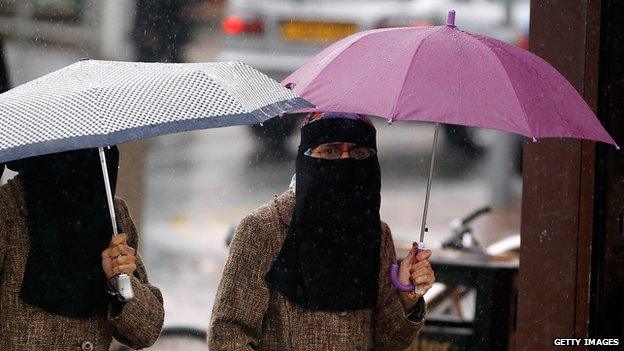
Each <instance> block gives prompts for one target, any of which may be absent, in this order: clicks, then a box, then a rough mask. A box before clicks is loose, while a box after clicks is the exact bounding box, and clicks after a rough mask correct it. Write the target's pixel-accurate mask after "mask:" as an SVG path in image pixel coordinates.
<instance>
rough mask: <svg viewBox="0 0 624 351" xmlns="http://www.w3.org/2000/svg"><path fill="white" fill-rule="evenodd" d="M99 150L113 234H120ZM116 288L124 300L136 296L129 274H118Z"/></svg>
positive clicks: (105, 168)
mask: <svg viewBox="0 0 624 351" xmlns="http://www.w3.org/2000/svg"><path fill="white" fill-rule="evenodd" d="M98 152H99V154H100V164H101V165H102V176H103V177H104V188H106V200H107V201H108V213H109V214H110V219H111V225H112V227H113V236H115V235H117V234H119V230H118V229H117V218H116V216H115V205H114V203H113V191H112V190H111V186H110V179H109V178H108V167H107V166H106V155H105V154H104V148H103V147H99V148H98ZM115 285H116V286H115V288H116V289H117V292H119V294H120V295H121V297H123V299H124V301H128V300H132V299H133V298H134V291H133V290H132V284H131V281H130V277H129V276H128V275H127V274H124V273H122V274H118V275H117V277H116V284H115Z"/></svg>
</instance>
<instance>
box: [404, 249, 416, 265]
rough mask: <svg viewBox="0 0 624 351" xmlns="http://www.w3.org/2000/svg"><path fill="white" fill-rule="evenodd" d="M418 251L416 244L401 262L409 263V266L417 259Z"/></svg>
mask: <svg viewBox="0 0 624 351" xmlns="http://www.w3.org/2000/svg"><path fill="white" fill-rule="evenodd" d="M417 252H418V249H417V248H416V246H415V245H414V246H412V248H411V249H410V250H409V252H408V253H407V255H406V256H405V258H403V261H401V264H402V265H408V266H409V265H411V264H412V263H413V262H414V260H415V259H416V253H417Z"/></svg>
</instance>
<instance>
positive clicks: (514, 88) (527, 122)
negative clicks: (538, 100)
mask: <svg viewBox="0 0 624 351" xmlns="http://www.w3.org/2000/svg"><path fill="white" fill-rule="evenodd" d="M464 33H466V34H467V35H468V37H470V38H473V39H475V41H476V42H478V43H479V44H481V45H484V46H485V47H486V48H487V49H488V50H489V51H490V52H491V53H492V55H494V57H495V58H496V60H497V61H498V63H499V64H500V65H501V67H503V70H505V73H507V76H508V77H509V71H507V68H506V67H505V65H504V64H503V61H501V60H500V58H499V57H498V55H496V53H495V52H494V50H492V48H491V47H490V46H489V45H487V44H486V43H484V42H482V41H481V40H478V39H477V38H475V37H474V36H473V34H472V33H469V32H464ZM501 49H502V50H504V51H505V52H506V53H507V54H509V52H507V50H505V48H504V47H501ZM509 56H511V57H513V58H514V59H516V57H515V56H513V55H511V54H509ZM509 85H510V86H511V89H513V91H514V96H515V98H516V101H517V102H518V106H520V109H521V110H522V115H523V116H524V120H525V122H526V126H527V131H528V133H527V134H528V135H526V136H530V137H531V138H533V139H535V135H534V134H533V130H532V128H531V123H530V121H529V117H528V116H527V114H526V111H525V110H524V106H522V103H521V102H520V99H519V98H518V91H517V90H516V87H515V86H514V85H513V83H512V82H511V79H510V80H509Z"/></svg>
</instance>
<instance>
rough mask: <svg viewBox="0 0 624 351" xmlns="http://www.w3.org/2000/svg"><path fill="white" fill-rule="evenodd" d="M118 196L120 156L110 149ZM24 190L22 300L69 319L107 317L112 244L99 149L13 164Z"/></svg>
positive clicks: (40, 157)
mask: <svg viewBox="0 0 624 351" xmlns="http://www.w3.org/2000/svg"><path fill="white" fill-rule="evenodd" d="M105 154H106V159H107V162H108V171H109V172H108V173H109V178H110V179H111V187H112V191H113V194H114V191H115V182H116V179H117V166H118V161H119V153H118V151H117V148H116V147H113V148H110V149H106V151H105ZM7 167H8V168H10V169H12V170H14V171H16V172H18V176H17V178H16V179H17V180H19V181H20V183H21V185H22V189H23V197H24V202H25V210H26V223H27V225H28V234H29V238H30V247H29V252H28V259H27V262H26V267H25V272H24V278H23V280H22V285H21V288H20V294H19V297H20V299H21V300H22V301H24V302H25V303H28V304H30V305H33V306H37V307H40V308H42V309H44V310H46V311H48V312H51V313H55V314H58V315H64V316H69V317H88V316H95V315H105V314H106V313H107V310H108V295H107V293H106V276H105V274H104V272H103V270H102V263H101V254H102V251H104V250H105V249H106V247H107V246H108V243H109V241H110V239H111V235H112V228H111V222H110V217H109V212H108V203H107V200H106V192H105V190H104V180H103V176H102V169H101V166H100V160H99V155H98V150H97V149H84V150H75V151H66V152H61V153H56V154H49V155H44V156H36V157H31V158H26V159H22V160H18V161H13V162H9V163H8V164H7Z"/></svg>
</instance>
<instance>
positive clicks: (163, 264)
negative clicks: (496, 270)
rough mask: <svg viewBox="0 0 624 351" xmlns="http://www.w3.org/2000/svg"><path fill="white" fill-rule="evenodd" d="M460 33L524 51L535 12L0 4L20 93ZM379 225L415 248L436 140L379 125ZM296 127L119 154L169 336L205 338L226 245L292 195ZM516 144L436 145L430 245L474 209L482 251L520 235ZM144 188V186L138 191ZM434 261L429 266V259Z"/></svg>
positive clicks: (377, 0) (403, 126) (213, 134)
mask: <svg viewBox="0 0 624 351" xmlns="http://www.w3.org/2000/svg"><path fill="white" fill-rule="evenodd" d="M449 9H455V10H456V11H457V25H458V26H459V27H461V28H463V29H466V30H472V31H476V32H480V33H483V34H486V35H489V36H492V37H496V38H499V39H501V40H504V41H507V42H511V43H515V44H517V45H520V46H523V47H526V45H527V43H528V39H527V38H528V23H529V1H528V0H455V1H450V0H448V1H440V0H408V1H403V0H383V1H381V0H367V1H353V0H334V1H324V0H279V1H278V0H271V1H269V0H266V1H259V0H249V1H245V0H230V1H229V2H228V1H190V0H189V1H182V0H179V1H158V0H153V1H141V0H137V1H136V2H135V1H124V0H104V1H97V2H96V1H95V0H85V1H79V0H29V1H17V0H14V1H10V0H0V36H1V38H2V41H3V42H4V55H5V59H6V61H7V64H8V68H9V73H10V81H11V83H12V85H13V86H16V85H19V84H21V83H23V82H26V81H28V80H31V79H34V78H36V77H39V76H41V75H43V74H46V73H49V72H51V71H53V70H56V69H58V68H61V67H63V66H66V65H68V64H71V63H73V62H75V61H77V60H79V59H82V58H85V57H89V58H93V59H113V60H127V61H132V60H137V61H163V62H203V61H214V60H238V61H245V62H247V63H249V64H251V65H252V66H254V67H256V68H258V69H260V70H262V71H264V72H265V73H267V74H269V75H270V76H272V77H273V78H275V79H277V80H281V79H283V78H284V77H286V76H287V75H288V74H289V73H290V72H292V71H293V70H294V69H295V68H297V67H298V66H299V65H301V64H302V63H303V62H305V60H306V59H307V58H310V57H311V56H312V55H313V54H314V53H316V52H318V51H320V50H321V49H322V48H323V47H325V46H327V45H328V44H330V43H331V42H333V41H335V40H338V39H340V38H342V37H344V36H346V35H349V34H351V33H353V32H356V31H360V30H365V29H372V28H382V27H388V26H408V25H440V24H442V21H443V20H444V19H445V15H446V12H447V11H448V10H449ZM375 122H376V125H377V128H378V143H379V155H380V161H381V166H382V181H383V188H382V218H383V219H384V220H385V221H386V222H387V223H389V225H390V227H391V228H392V231H393V235H394V238H395V243H396V244H397V245H398V246H403V247H409V245H410V244H411V242H412V241H414V240H416V239H417V234H418V232H419V229H420V221H421V217H422V206H423V202H424V194H425V182H426V177H427V173H428V167H429V155H430V152H431V143H432V140H433V131H434V129H433V126H432V125H428V124H425V123H395V124H393V125H388V124H387V123H385V122H384V121H382V120H377V121H375ZM298 123H299V120H298V119H297V117H285V118H284V120H279V119H278V120H274V121H272V122H270V123H266V124H265V125H264V126H256V127H254V128H251V127H235V128H226V129H215V130H205V131H200V132H190V133H183V134H176V135H170V136H166V137H159V138H154V139H151V140H148V141H146V142H142V143H131V145H124V148H123V149H122V151H124V150H125V151H127V152H126V153H124V154H122V158H124V157H125V158H126V161H125V162H124V161H122V169H121V173H120V175H121V176H120V180H119V182H120V183H121V187H120V188H121V190H120V192H121V193H120V194H118V195H119V196H121V197H128V198H129V199H128V200H129V202H130V204H131V211H132V212H133V213H134V214H135V217H136V218H137V219H138V220H139V221H140V223H139V224H140V227H141V235H142V237H141V239H142V246H141V248H140V251H141V254H142V256H143V258H144V260H145V262H146V265H147V267H148V271H149V274H150V278H151V281H152V282H153V283H154V284H155V285H156V286H158V287H159V288H161V290H162V291H163V294H164V298H165V308H166V321H165V323H166V325H169V326H179V325H183V326H193V327H197V328H200V329H202V328H203V329H205V328H207V326H208V323H209V319H210V312H211V308H212V302H213V299H214V294H215V291H216V288H217V284H218V281H219V278H220V275H221V270H222V268H223V265H224V263H225V260H226V258H227V255H228V248H227V246H226V238H227V237H228V235H229V233H230V232H231V230H232V229H233V228H234V226H235V225H236V224H237V222H238V221H240V220H241V219H242V218H243V217H244V216H245V215H246V214H247V213H249V212H250V211H252V210H253V209H254V208H256V207H258V206H260V205H261V204H263V203H265V202H267V201H270V200H271V199H272V197H273V195H275V194H280V193H282V192H283V191H285V190H286V189H287V188H288V185H289V183H290V179H291V177H292V175H293V173H294V155H295V150H296V146H297V144H298V139H299V135H298ZM521 142H522V140H521V139H519V138H517V137H515V136H511V135H507V134H503V133H497V132H492V131H485V130H478V131H477V130H472V129H465V128H452V127H449V128H445V129H444V132H443V133H442V140H441V142H440V143H439V150H438V151H439V152H440V153H439V158H438V160H439V161H438V163H437V164H436V170H435V178H434V182H433V188H432V197H431V206H430V210H429V213H430V215H429V225H428V227H429V233H428V235H427V237H426V242H427V244H428V245H429V246H431V247H433V248H436V247H438V246H439V245H440V243H441V242H442V241H444V240H445V239H448V237H449V236H450V235H451V231H450V229H449V223H450V222H451V221H452V220H453V219H454V218H457V217H462V216H464V215H466V214H468V213H469V212H471V211H472V210H474V209H477V208H479V207H482V206H485V205H492V206H493V212H492V213H491V214H489V215H486V216H484V217H482V218H480V219H478V220H477V221H475V222H474V233H475V236H476V238H477V239H478V240H479V241H480V242H481V244H483V245H486V246H487V245H488V244H491V243H494V242H496V241H498V240H501V239H503V238H506V237H509V236H511V235H515V234H518V232H519V223H520V195H521V192H522V184H521V177H520V174H521V173H520V169H521V162H520V154H521ZM133 175H136V177H133ZM434 255H435V253H434Z"/></svg>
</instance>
